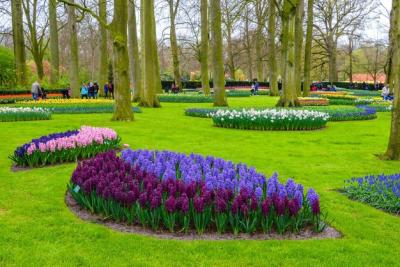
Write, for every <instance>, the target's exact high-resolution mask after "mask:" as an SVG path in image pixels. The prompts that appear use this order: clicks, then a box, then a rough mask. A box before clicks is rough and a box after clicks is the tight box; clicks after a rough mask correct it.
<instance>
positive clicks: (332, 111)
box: [185, 106, 377, 121]
mask: <svg viewBox="0 0 400 267" xmlns="http://www.w3.org/2000/svg"><path fill="white" fill-rule="evenodd" d="M219 109H222V110H237V111H240V110H241V109H235V108H231V109H228V108H189V109H186V110H185V115H186V116H191V117H199V118H211V117H212V115H213V114H214V113H215V112H217V110H219ZM263 109H270V108H260V109H258V108H256V110H263ZM293 110H313V111H319V112H323V113H327V114H328V115H329V119H328V121H356V120H371V119H375V118H376V111H377V110H376V108H375V106H358V107H334V106H332V107H329V106H328V107H304V108H302V109H294V108H293Z"/></svg>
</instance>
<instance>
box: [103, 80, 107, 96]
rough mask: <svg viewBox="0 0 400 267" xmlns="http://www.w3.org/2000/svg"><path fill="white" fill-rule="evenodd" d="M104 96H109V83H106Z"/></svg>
mask: <svg viewBox="0 0 400 267" xmlns="http://www.w3.org/2000/svg"><path fill="white" fill-rule="evenodd" d="M103 89H104V98H108V83H106V84H105V85H104V88H103Z"/></svg>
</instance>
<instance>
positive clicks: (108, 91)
mask: <svg viewBox="0 0 400 267" xmlns="http://www.w3.org/2000/svg"><path fill="white" fill-rule="evenodd" d="M103 89H104V97H105V98H109V97H111V98H114V84H113V83H112V82H110V83H106V84H105V85H104V87H103ZM99 91H100V87H99V84H98V83H97V82H94V83H92V82H89V83H87V84H85V83H83V84H82V86H81V98H82V99H83V98H86V99H88V98H93V99H96V98H98V96H99Z"/></svg>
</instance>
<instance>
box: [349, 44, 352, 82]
mask: <svg viewBox="0 0 400 267" xmlns="http://www.w3.org/2000/svg"><path fill="white" fill-rule="evenodd" d="M349 45H350V47H349V81H350V83H353V39H352V38H351V37H350V40H349Z"/></svg>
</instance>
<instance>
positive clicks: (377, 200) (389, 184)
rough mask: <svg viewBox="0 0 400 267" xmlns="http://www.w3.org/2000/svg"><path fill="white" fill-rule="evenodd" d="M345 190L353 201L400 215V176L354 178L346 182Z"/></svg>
mask: <svg viewBox="0 0 400 267" xmlns="http://www.w3.org/2000/svg"><path fill="white" fill-rule="evenodd" d="M344 189H345V192H346V194H347V195H348V196H349V197H350V198H352V199H357V200H360V201H362V202H365V203H368V204H370V205H372V206H374V207H376V208H379V209H383V210H385V211H388V212H392V213H396V214H400V174H391V175H385V174H381V175H369V176H365V177H359V178H352V179H350V180H346V181H345V188H344Z"/></svg>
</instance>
